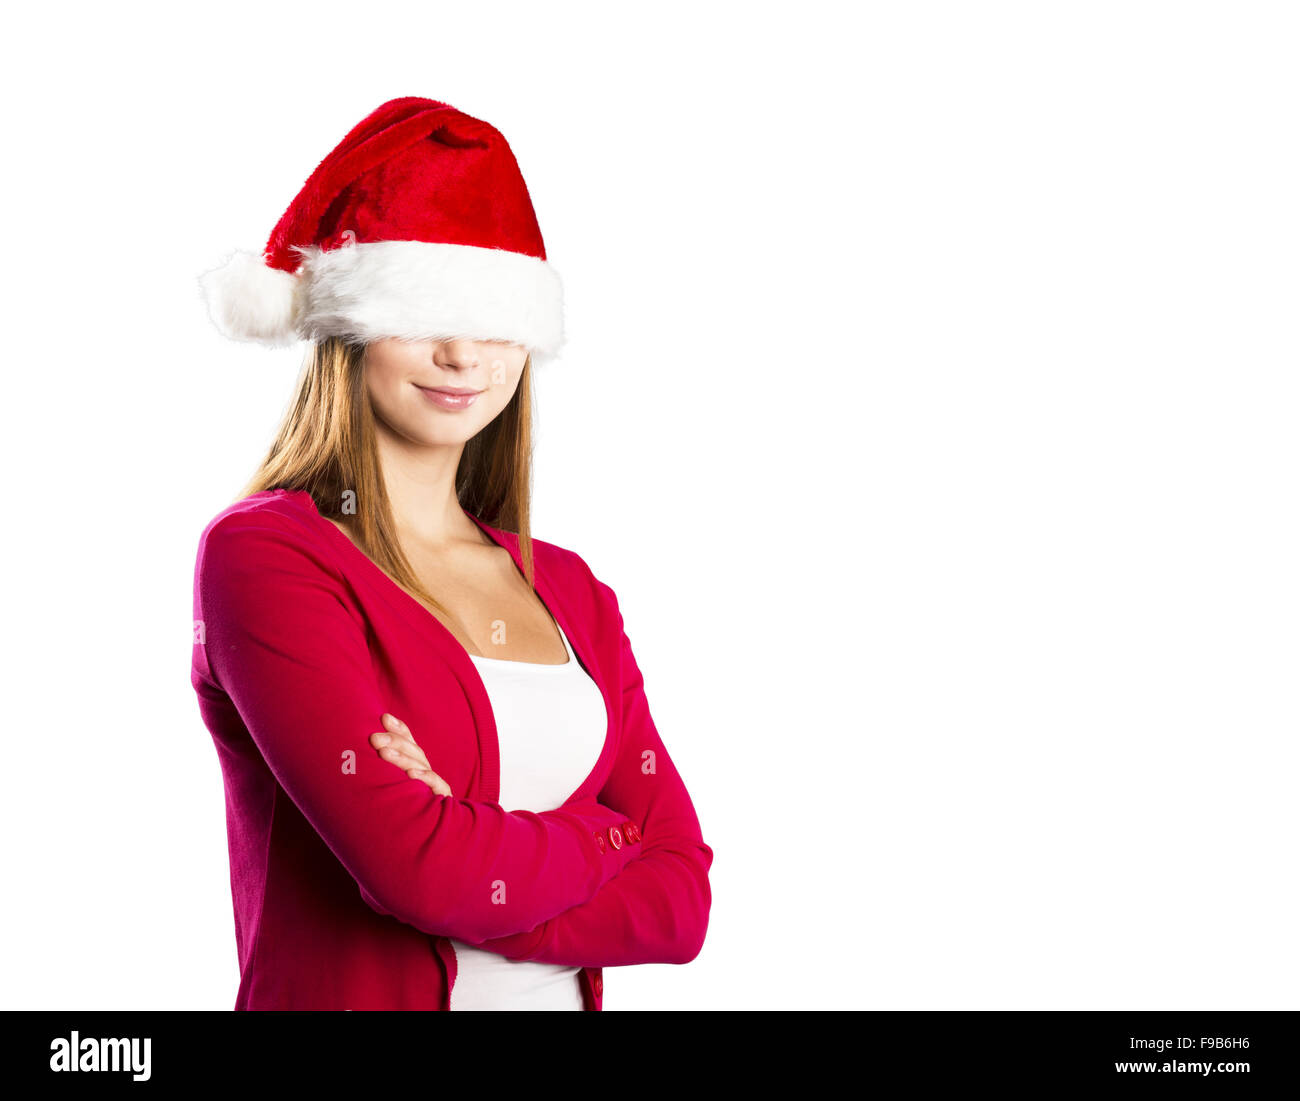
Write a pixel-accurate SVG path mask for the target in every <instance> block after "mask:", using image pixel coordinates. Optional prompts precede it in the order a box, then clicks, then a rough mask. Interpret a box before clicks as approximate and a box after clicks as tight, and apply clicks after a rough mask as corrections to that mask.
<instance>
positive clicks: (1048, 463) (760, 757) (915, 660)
mask: <svg viewBox="0 0 1300 1101" xmlns="http://www.w3.org/2000/svg"><path fill="white" fill-rule="evenodd" d="M10 20H11V24H10V25H11V27H12V34H11V36H10V43H9V53H10V57H9V59H8V61H7V64H6V69H5V71H4V73H3V76H2V77H0V80H3V82H4V87H3V91H4V103H5V108H4V110H5V115H6V117H5V127H4V134H5V142H6V146H7V149H6V154H5V160H6V164H7V167H6V169H5V172H4V175H3V182H2V183H0V186H2V187H3V209H4V210H5V211H6V212H7V213H6V223H5V225H4V228H3V233H4V236H5V250H4V251H5V256H6V260H7V262H6V263H4V264H0V279H2V280H3V289H4V306H5V324H4V329H5V336H6V340H5V345H4V359H5V364H4V366H5V383H4V392H5V401H4V409H5V416H4V432H3V439H4V449H5V453H4V461H5V472H6V478H5V498H6V500H7V502H8V507H7V508H6V509H5V510H4V516H5V518H6V521H7V530H6V537H5V540H4V547H5V558H6V568H5V571H4V578H5V581H6V593H5V601H4V615H3V620H4V623H5V648H6V654H5V660H4V663H3V669H4V676H5V684H4V701H5V705H6V706H5V717H6V719H7V722H6V723H5V728H6V729H5V732H6V735H7V745H8V751H7V753H6V755H5V759H6V763H5V767H4V769H3V771H2V772H0V778H2V779H0V782H2V783H3V798H0V837H3V839H4V840H3V846H4V848H3V853H4V857H3V859H4V866H3V872H4V895H5V905H4V906H3V907H2V908H0V933H2V934H3V937H2V939H0V943H2V944H3V949H2V950H0V966H2V968H3V970H2V971H0V1004H2V1005H3V1007H4V1008H39V1009H47V1008H97V1009H108V1008H147V1007H157V1008H177V1009H182V1008H183V1009H200V1008H219V1009H225V1008H229V1007H230V1006H232V1005H233V1003H234V997H235V991H236V987H237V983H238V972H237V965H236V959H235V940H234V925H233V918H232V912H231V900H230V893H229V882H228V868H227V863H226V860H227V852H226V834H225V820H224V803H223V791H222V784H221V776H220V770H219V767H218V763H217V758H216V754H215V752H214V749H213V745H212V741H211V738H210V736H209V735H208V733H207V731H206V729H205V728H204V726H203V725H202V723H201V721H200V718H199V713H198V708H197V702H196V699H195V696H194V693H193V691H192V689H191V687H190V682H189V659H190V646H191V642H192V632H191V623H190V620H191V618H192V617H191V607H190V585H191V580H192V571H193V565H194V554H195V551H196V549H197V539H198V535H199V532H200V531H201V529H202V527H203V526H204V524H205V523H206V522H207V520H209V519H210V518H211V517H212V516H213V515H215V513H216V512H218V511H219V510H220V509H222V508H224V507H225V505H226V504H227V503H229V501H230V500H231V499H232V497H233V496H234V495H235V494H236V493H237V491H238V489H239V487H240V486H241V485H242V484H243V482H244V480H245V478H246V477H247V476H248V475H249V474H250V473H251V471H252V470H253V468H254V466H255V464H256V463H257V461H258V460H259V459H260V458H261V455H262V453H263V451H264V449H265V447H266V445H267V444H268V443H269V440H270V436H271V433H272V431H273V429H274V427H275V425H276V424H277V422H278V419H279V417H280V415H281V413H282V411H283V409H284V406H285V403H286V402H287V401H288V398H289V394H290V391H291V388H292V385H293V382H294V379H295V376H296V373H297V369H298V367H299V365H300V363H301V359H302V348H301V347H298V348H294V349H286V350H282V351H271V350H267V349H264V348H260V347H257V346H254V345H239V344H234V343H231V342H228V341H225V340H224V339H223V338H222V337H221V336H220V335H219V334H218V333H217V332H216V330H215V329H214V328H213V327H212V325H211V323H210V322H209V320H208V317H207V315H206V312H205V310H204V307H203V304H202V302H201V299H200V297H199V292H198V286H197V282H196V278H197V276H198V274H199V273H200V272H202V271H204V270H206V269H207V268H209V267H212V266H215V265H216V264H217V263H218V262H220V261H221V260H222V259H223V258H224V256H225V255H226V254H228V253H229V252H230V251H231V250H232V249H235V248H247V249H259V248H260V247H261V246H262V245H263V244H264V242H265V240H266V238H267V236H268V235H269V233H270V231H271V228H272V226H273V225H274V224H275V222H276V220H277V219H278V218H279V216H280V214H281V213H282V212H283V210H284V208H285V207H286V206H287V205H288V203H289V201H290V200H291V199H292V198H293V196H294V194H295V193H296V191H297V190H298V188H299V187H300V186H301V184H302V182H303V180H305V179H306V177H307V175H308V174H309V173H310V171H311V170H312V168H314V167H315V165H316V163H317V162H318V161H319V160H320V158H321V157H323V156H324V155H325V154H326V153H327V152H328V151H329V150H330V149H331V148H332V147H333V146H334V144H335V143H336V142H337V141H338V140H339V139H340V138H341V137H342V136H343V134H344V133H345V132H346V131H347V130H348V129H349V128H350V127H351V126H352V125H353V124H355V123H356V122H358V121H359V120H360V119H361V118H362V117H364V116H365V115H366V114H368V113H369V112H370V111H371V110H373V109H374V108H375V107H377V106H378V105H379V104H380V103H382V102H384V101H385V100H387V99H390V98H393V97H396V96H401V95H421V96H428V97H430V98H434V99H441V100H444V101H446V102H450V103H452V104H454V105H455V106H457V107H459V108H461V109H462V110H464V111H466V112H467V113H469V114H472V115H475V116H477V117H480V118H484V119H486V120H488V121H489V122H491V123H493V124H494V125H496V126H497V127H499V128H500V129H501V130H502V131H503V132H504V133H505V134H506V136H507V138H508V139H509V140H510V143H511V145H512V147H513V148H514V150H515V153H516V155H517V157H518V159H519V162H520V164H521V167H522V169H523V172H524V175H525V178H526V180H527V182H528V184H529V187H530V190H531V193H532V197H533V201H534V204H535V206H536V209H537V212H538V216H539V218H540V221H541V225H542V229H543V233H544V235H545V238H546V243H547V247H548V251H549V254H550V259H551V261H552V263H553V264H554V265H555V266H556V267H557V269H558V270H559V271H560V273H561V275H562V277H563V278H564V281H565V291H566V301H567V317H566V324H567V329H568V333H569V343H568V345H567V346H566V349H565V351H564V354H563V357H562V358H561V359H560V360H558V361H556V362H555V363H554V364H552V365H551V366H550V367H549V368H547V369H546V370H545V372H544V373H543V374H542V375H541V376H540V377H539V380H538V387H537V389H538V396H539V400H540V410H539V417H540V420H539V431H540V441H539V449H538V467H537V496H536V502H535V505H536V515H535V520H534V529H533V530H534V534H535V535H536V536H537V537H539V538H542V539H546V540H548V541H551V542H555V543H559V544H561V545H563V546H567V547H571V548H572V549H574V550H576V551H578V552H579V553H580V554H582V555H583V557H584V558H586V560H587V561H588V562H589V563H590V564H591V566H592V568H593V569H594V570H595V571H596V573H597V575H598V576H600V577H601V578H602V579H603V580H605V581H606V582H608V583H609V584H610V585H612V586H613V587H614V588H615V590H616V591H617V592H618V594H619V597H620V601H621V604H622V607H623V611H624V614H625V617H626V622H627V627H628V633H629V635H630V637H631V638H632V641H633V643H634V645H635V647H636V651H637V656H638V659H639V661H640V664H641V666H642V669H643V671H644V673H645V678H646V689H647V694H648V698H649V699H650V702H651V706H652V710H653V714H654V717H655V720H656V722H657V725H658V727H659V730H660V733H661V735H662V736H663V738H664V740H665V743H666V744H667V746H668V748H669V750H670V752H671V753H672V755H673V757H674V759H675V760H676V762H677V764H678V767H679V768H680V770H681V771H682V773H683V775H684V777H685V779H686V781H687V784H688V786H689V788H690V791H691V794H692V797H693V799H694V801H695V804H696V809H697V811H698V813H699V816H700V820H701V824H702V827H703V831H704V836H705V840H706V841H707V842H709V844H710V845H712V846H713V848H714V850H715V854H716V858H715V863H714V866H713V872H712V879H711V882H712V887H713V898H714V901H713V909H712V918H711V923H710V928H709V934H708V939H707V942H706V944H705V947H704V950H703V952H702V953H701V955H700V956H699V958H698V959H697V960H696V961H695V962H693V963H691V964H690V965H687V966H684V967H671V966H656V967H635V968H620V969H611V970H610V971H608V972H607V973H606V1006H607V1008H609V1009H611V1010H617V1009H624V1008H639V1007H665V1008H667V1007H693V1008H724V1007H744V1008H789V1007H796V1008H833V1007H862V1008H892V1009H922V1008H924V1009H950V1008H979V1009H1006V1008H1032V1009H1067V1008H1068V1009H1103V1008H1141V1009H1174V1008H1177V1009H1205V1008H1219V1009H1245V1008H1268V1009H1278V1008H1291V1009H1294V1008H1296V1007H1297V1004H1298V1002H1297V995H1296V991H1297V988H1298V984H1300V954H1298V952H1297V947H1296V944H1297V940H1296V936H1295V930H1296V928H1297V927H1298V926H1300V888H1298V887H1297V879H1296V874H1295V871H1296V862H1295V855H1296V840H1297V825H1298V823H1297V805H1296V797H1295V792H1296V772H1297V764H1298V763H1300V754H1298V752H1297V747H1296V733H1297V719H1298V718H1300V700H1298V699H1297V692H1296V687H1297V686H1296V669H1297V658H1298V657H1300V653H1298V650H1300V633H1298V628H1297V624H1300V587H1298V586H1297V562H1298V561H1300V538H1298V537H1300V525H1298V524H1297V509H1296V503H1297V502H1296V493H1295V482H1296V471H1297V458H1300V456H1298V455H1297V435H1296V429H1295V425H1296V418H1297V408H1296V404H1297V398H1298V397H1300V386H1298V385H1297V379H1296V367H1297V350H1298V344H1300V339H1298V334H1300V324H1298V319H1297V303H1298V302H1300V203H1298V202H1297V196H1300V156H1298V154H1297V142H1296V136H1297V132H1298V130H1297V123H1298V122H1300V119H1298V118H1297V115H1298V114H1300V110H1298V105H1300V69H1298V68H1297V66H1296V63H1295V61H1296V57H1297V55H1298V53H1300V24H1298V22H1297V16H1296V9H1295V7H1294V6H1293V5H1288V4H1267V3H1242V2H1233V3H1227V2H1224V3H1190V2H1180V3H1142V2H1125V3H1103V2H1098V0H1089V2H1087V3H1047V4H1044V3H981V4H965V3H921V2H917V3H907V4H903V3H896V4H895V3H891V4H861V5H850V4H847V3H843V4H840V3H812V2H807V3H800V4H792V5H774V4H740V3H736V4H721V3H714V4H708V3H691V4H683V3H657V4H655V5H651V6H644V5H642V6H638V7H633V8H626V7H611V6H609V5H598V4H573V3H568V4H566V3H545V4H537V3H533V4H475V5H473V6H472V7H471V6H468V5H463V4H456V5H449V4H437V3H431V4H418V5H414V4H408V3H400V4H395V3H381V2H371V3H367V4H365V5H361V6H360V7H358V6H357V5H355V4H330V3H313V4H310V5H308V4H267V3H257V4H240V3H223V4H221V5H219V6H217V7H213V8H211V9H209V10H206V11H203V12H199V11H196V10H193V9H189V8H185V7H183V6H182V7H175V6H163V5H157V6H150V5H135V6H132V5H107V6H91V5H89V4H84V5H72V6H71V7H67V6H61V7H55V8H48V7H47V8H37V7H34V6H31V5H28V6H26V7H25V8H23V9H21V10H20V13H19V14H16V15H11V16H10Z"/></svg>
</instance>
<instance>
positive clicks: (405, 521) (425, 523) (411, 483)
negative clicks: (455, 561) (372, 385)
mask: <svg viewBox="0 0 1300 1101" xmlns="http://www.w3.org/2000/svg"><path fill="white" fill-rule="evenodd" d="M375 429H376V440H375V442H376V446H377V450H378V455H379V468H380V470H381V471H382V473H383V478H384V488H385V489H386V490H387V492H388V503H389V506H390V507H391V508H392V510H393V521H394V523H395V524H396V525H397V533H398V536H399V537H400V538H402V539H403V540H406V539H414V540H418V541H419V542H421V543H423V544H426V545H433V546H445V545H447V544H450V543H455V542H461V541H464V540H466V539H469V540H471V541H473V542H476V543H478V542H482V541H483V538H484V536H483V533H482V532H480V531H479V529H478V526H477V525H476V524H475V523H474V521H473V520H471V519H470V518H469V517H468V516H467V515H466V514H465V511H464V510H463V509H462V508H461V507H460V501H459V499H458V498H457V497H456V470H457V468H458V467H459V466H460V457H461V453H462V452H463V451H464V450H465V445H464V444H455V445H447V446H434V447H429V446H425V445H423V444H414V443H412V442H411V441H410V440H408V439H404V438H403V437H400V436H397V435H395V434H394V433H393V432H392V431H391V430H390V429H388V428H387V427H386V426H383V425H379V424H377V425H376V426H375Z"/></svg>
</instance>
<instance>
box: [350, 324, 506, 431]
mask: <svg viewBox="0 0 1300 1101" xmlns="http://www.w3.org/2000/svg"><path fill="white" fill-rule="evenodd" d="M527 358H528V349H527V348H525V347H523V346H522V345H520V344H507V343H506V342H504V341H497V340H421V341H403V340H378V341H373V342H372V343H370V344H368V345H367V346H366V354H365V384H366V390H367V392H368V393H369V395H370V401H371V404H372V406H373V408H374V410H375V416H376V417H377V418H378V419H379V420H380V421H382V422H383V424H385V425H386V426H387V427H388V428H389V429H390V430H391V431H392V432H394V433H395V434H397V435H398V436H401V437H403V438H405V439H407V440H410V441H411V442H412V443H415V444H422V445H424V446H427V447H454V446H458V445H463V444H465V443H466V442H467V441H468V440H470V439H472V438H473V437H474V436H476V435H477V434H478V433H479V432H481V431H482V430H483V429H484V428H485V427H487V425H489V424H490V423H491V422H492V420H493V419H494V418H495V417H496V416H497V415H498V414H499V413H500V412H501V410H503V409H504V408H505V407H506V406H507V405H508V404H509V403H510V399H511V398H512V397H513V396H514V393H515V390H516V389H517V388H518V386H519V379H520V377H521V376H522V375H523V371H524V362H525V360H527Z"/></svg>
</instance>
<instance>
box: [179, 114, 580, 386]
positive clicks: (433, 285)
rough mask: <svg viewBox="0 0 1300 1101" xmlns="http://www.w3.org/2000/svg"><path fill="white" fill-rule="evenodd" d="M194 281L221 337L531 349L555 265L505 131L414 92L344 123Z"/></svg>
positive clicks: (544, 327) (547, 352)
mask: <svg viewBox="0 0 1300 1101" xmlns="http://www.w3.org/2000/svg"><path fill="white" fill-rule="evenodd" d="M199 282H200V286H201V288H202V291H203V295H204V297H205V299H206V300H207V303H208V309H209V312H210V314H211V316H212V321H213V323H214V324H215V325H216V326H217V328H218V329H220V330H221V332H222V333H224V334H225V335H226V336H228V337H231V338H232V339H235V340H253V341H258V342H260V343H263V344H269V345H273V346H280V345H285V344H290V343H292V342H293V341H294V340H295V339H302V340H322V339H324V338H325V337H329V336H341V337H344V338H346V339H349V340H354V341H361V342H364V341H370V340H379V339H383V338H398V339H403V340H449V339H452V338H455V337H464V338H467V339H471V340H505V341H509V342H510V343H512V344H522V345H524V346H525V347H527V348H528V349H529V351H530V352H531V353H532V355H533V359H534V361H535V362H536V361H538V360H541V359H548V358H550V357H551V356H553V355H554V354H555V353H556V352H557V351H558V350H559V348H560V346H561V345H562V344H563V343H564V305H563V293H562V288H561V284H560V279H559V276H558V275H557V273H556V272H555V270H554V269H553V268H552V267H551V266H550V264H548V263H547V260H546V246H545V245H544V244H543V243H542V233H541V230H540V229H539V228H538V225H537V215H536V214H535V213H534V212H533V204H532V200H531V199H530V198H529V196H528V188H527V187H526V186H525V184H524V178H523V176H522V174H521V173H520V171H519V165H518V164H517V163H516V162H515V157H514V154H513V153H512V152H511V151H510V146H509V145H507V144H506V139H505V138H504V137H502V135H501V134H500V132H499V131H497V130H496V129H495V128H494V127H492V126H489V125H488V124H487V123H486V122H481V121H480V120H478V119H475V118H471V117H470V116H469V115H466V114H463V113H462V112H460V111H458V110H456V109H455V108H454V107H449V106H448V105H447V104H445V103H438V102H436V101H435V100H431V99H421V98H419V97H416V96H407V97H404V98H402V99H394V100H390V101H389V102H387V103H385V104H384V105H383V106H382V107H380V108H378V109H377V110H376V111H374V112H373V113H372V114H370V115H369V116H367V117H366V118H365V119H363V120H362V121H361V122H360V123H358V124H357V125H356V126H355V127H353V129H352V130H351V131H350V132H349V133H348V135H347V137H345V138H344V139H343V141H342V142H340V143H339V145H338V146H337V148H335V149H334V151H333V152H332V153H330V154H329V156H327V157H326V158H325V159H324V160H323V161H321V163H320V164H319V165H318V166H317V168H316V170H315V171H314V172H313V173H312V174H311V177H310V178H309V179H308V180H307V182H306V183H305V184H304V185H303V188H302V190H301V191H300V192H299V193H298V195H297V197H296V198H295V199H294V200H293V202H292V203H291V204H290V205H289V209H288V210H286V211H285V213H284V216H283V217H282V218H281V219H280V222H279V224H278V225H277V226H276V227H275V229H274V231H273V232H272V233H271V238H270V240H269V241H268V242H267V244H266V248H265V249H264V250H263V253H262V255H261V256H258V255H255V254H253V253H251V252H236V253H234V254H233V255H231V256H230V257H229V258H228V259H227V261H226V262H225V263H224V264H223V265H222V266H221V267H219V268H216V269H214V270H212V271H209V272H207V273H205V274H204V275H203V276H201V277H200V280H199Z"/></svg>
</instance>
